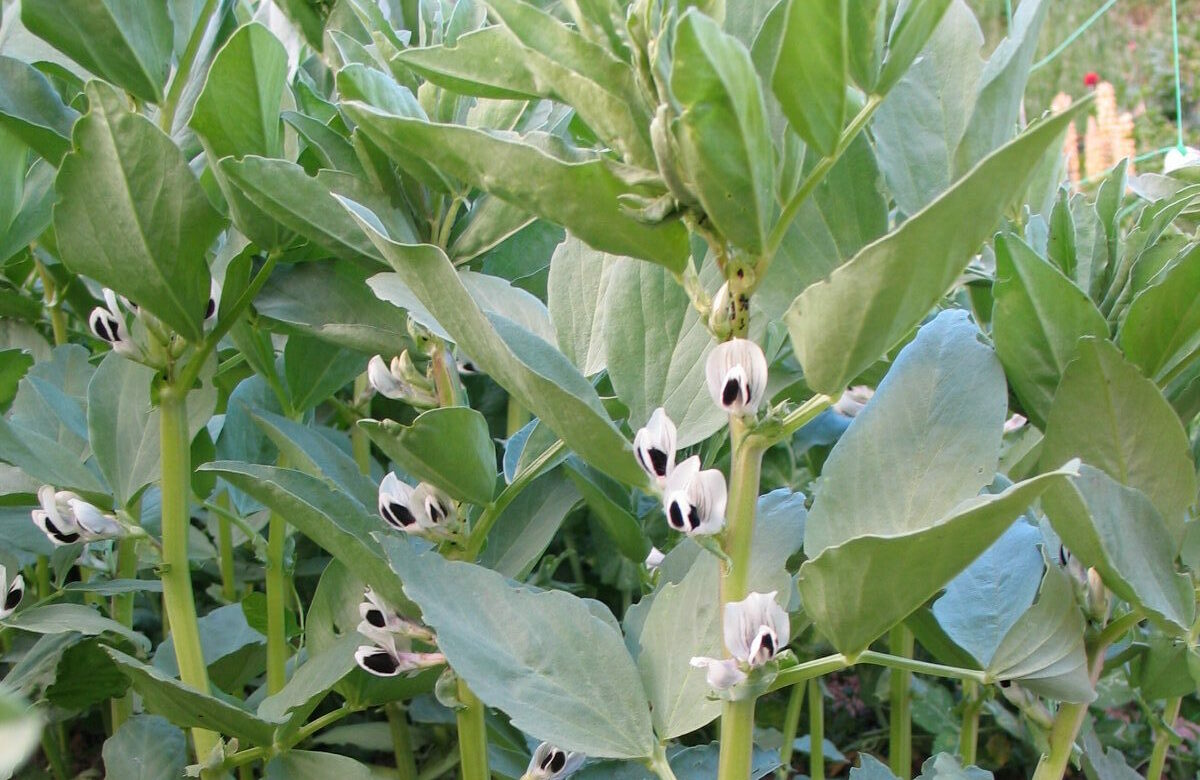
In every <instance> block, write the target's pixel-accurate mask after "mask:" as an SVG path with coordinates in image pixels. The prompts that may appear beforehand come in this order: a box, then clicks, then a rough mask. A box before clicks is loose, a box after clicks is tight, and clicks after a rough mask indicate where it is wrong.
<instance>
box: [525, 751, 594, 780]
mask: <svg viewBox="0 0 1200 780" xmlns="http://www.w3.org/2000/svg"><path fill="white" fill-rule="evenodd" d="M586 760H587V756H585V755H584V754H583V753H576V752H573V751H566V750H563V749H562V748H559V747H555V746H554V745H551V744H550V743H549V742H543V743H542V744H540V745H538V746H537V749H536V750H534V751H533V757H532V758H531V759H529V766H528V767H526V768H525V774H524V775H523V776H522V780H564V778H566V777H570V776H571V775H573V774H575V773H576V772H577V771H579V768H580V767H582V766H583V762H584V761H586Z"/></svg>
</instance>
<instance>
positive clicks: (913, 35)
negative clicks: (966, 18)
mask: <svg viewBox="0 0 1200 780" xmlns="http://www.w3.org/2000/svg"><path fill="white" fill-rule="evenodd" d="M950 3H951V0H911V2H909V3H907V4H906V5H905V6H904V9H903V11H902V12H900V13H898V14H897V15H896V18H895V20H894V21H893V22H892V30H891V33H890V34H889V35H888V51H887V58H886V59H884V61H883V69H882V70H881V71H880V73H879V83H878V84H876V85H875V91H874V93H875V94H876V95H885V94H887V91H888V90H889V89H891V88H892V86H893V85H894V84H895V83H896V82H897V81H899V80H900V77H901V76H903V75H904V74H905V72H907V71H908V66H909V65H911V64H912V63H913V60H915V59H916V58H917V55H918V54H920V53H921V50H922V49H924V48H925V43H926V42H927V41H928V40H929V36H930V35H932V34H933V31H934V29H936V28H937V26H938V22H940V21H941V20H942V15H943V14H945V13H946V9H947V8H949V7H950Z"/></svg>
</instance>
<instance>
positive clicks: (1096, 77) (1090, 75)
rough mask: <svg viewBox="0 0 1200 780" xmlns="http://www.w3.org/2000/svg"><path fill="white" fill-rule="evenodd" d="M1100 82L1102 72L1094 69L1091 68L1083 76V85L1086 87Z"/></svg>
mask: <svg viewBox="0 0 1200 780" xmlns="http://www.w3.org/2000/svg"><path fill="white" fill-rule="evenodd" d="M1099 83H1100V74H1099V73H1097V72H1096V71H1094V70H1089V71H1088V72H1087V74H1085V75H1084V77H1083V85H1084V86H1085V87H1094V86H1096V85H1097V84H1099Z"/></svg>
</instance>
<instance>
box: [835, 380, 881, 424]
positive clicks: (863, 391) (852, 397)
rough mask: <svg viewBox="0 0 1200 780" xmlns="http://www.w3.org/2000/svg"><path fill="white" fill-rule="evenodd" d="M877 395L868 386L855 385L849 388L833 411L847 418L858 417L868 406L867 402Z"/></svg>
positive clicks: (838, 400)
mask: <svg viewBox="0 0 1200 780" xmlns="http://www.w3.org/2000/svg"><path fill="white" fill-rule="evenodd" d="M874 395H875V391H874V390H873V389H872V388H870V387H867V386H866V385H855V386H854V387H850V388H847V389H846V390H845V392H843V393H842V396H841V398H838V399H837V402H836V403H834V405H833V410H834V411H835V412H837V413H838V414H841V415H843V416H845V417H857V416H858V413H859V412H861V411H862V410H863V409H865V408H866V406H867V401H870V400H871V398H872V397H873V396H874Z"/></svg>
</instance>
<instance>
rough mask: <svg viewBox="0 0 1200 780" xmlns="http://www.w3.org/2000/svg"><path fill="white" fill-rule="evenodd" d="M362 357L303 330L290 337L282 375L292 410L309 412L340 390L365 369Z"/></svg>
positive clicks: (286, 347)
mask: <svg viewBox="0 0 1200 780" xmlns="http://www.w3.org/2000/svg"><path fill="white" fill-rule="evenodd" d="M363 365H364V364H363V357H362V355H359V354H357V353H354V352H351V351H349V350H346V349H342V348H341V347H338V346H337V345H334V344H330V343H329V342H327V341H322V340H320V339H318V338H316V337H314V336H308V335H305V334H303V333H300V334H294V335H292V336H289V337H288V340H287V344H286V345H285V346H284V349H283V375H284V379H286V380H287V390H288V395H289V396H291V405H292V411H293V412H295V413H301V412H307V411H308V410H309V409H312V408H314V407H316V406H317V405H318V404H320V403H321V402H323V401H325V400H326V399H327V398H329V397H330V396H331V395H333V394H334V393H336V392H337V391H338V390H341V389H342V388H343V387H345V386H346V385H347V384H348V383H350V382H352V381H354V378H355V377H356V376H358V375H359V374H361V373H362V371H363Z"/></svg>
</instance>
